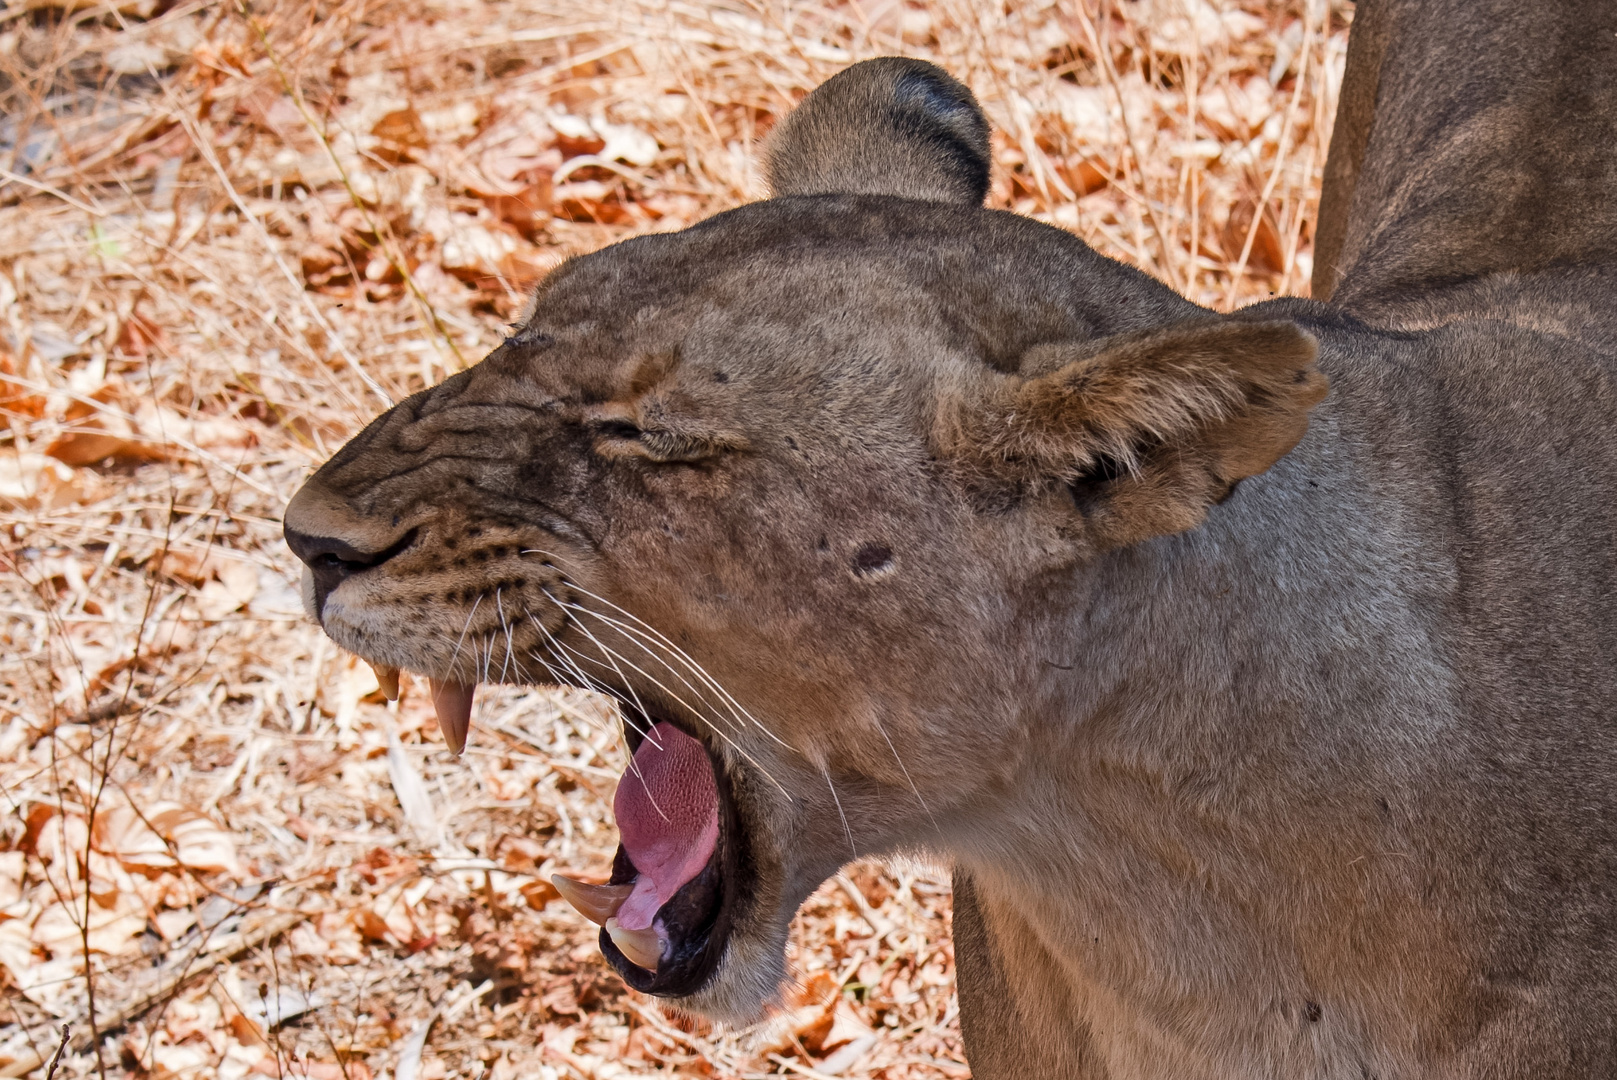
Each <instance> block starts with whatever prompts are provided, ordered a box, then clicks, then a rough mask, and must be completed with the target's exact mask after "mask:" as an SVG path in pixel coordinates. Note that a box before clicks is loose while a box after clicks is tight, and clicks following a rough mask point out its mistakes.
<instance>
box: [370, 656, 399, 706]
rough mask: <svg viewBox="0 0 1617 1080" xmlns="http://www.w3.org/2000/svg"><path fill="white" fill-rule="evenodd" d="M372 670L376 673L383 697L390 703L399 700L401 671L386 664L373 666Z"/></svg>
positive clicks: (377, 683)
mask: <svg viewBox="0 0 1617 1080" xmlns="http://www.w3.org/2000/svg"><path fill="white" fill-rule="evenodd" d="M366 663H370V661H368V660H367V661H366ZM371 670H372V671H374V672H375V673H376V685H377V686H379V687H381V688H382V696H383V697H385V698H387V699H388V700H389V701H397V700H399V669H398V668H396V667H388V666H387V665H386V664H371Z"/></svg>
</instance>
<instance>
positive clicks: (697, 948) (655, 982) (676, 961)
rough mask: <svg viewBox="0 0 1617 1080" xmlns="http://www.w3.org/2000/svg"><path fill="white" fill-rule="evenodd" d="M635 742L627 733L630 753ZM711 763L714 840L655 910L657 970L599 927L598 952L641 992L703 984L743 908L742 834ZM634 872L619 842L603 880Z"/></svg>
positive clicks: (676, 993) (671, 993) (677, 991)
mask: <svg viewBox="0 0 1617 1080" xmlns="http://www.w3.org/2000/svg"><path fill="white" fill-rule="evenodd" d="M637 742H638V740H635V739H633V738H632V736H631V744H630V747H629V750H630V753H631V754H632V753H633V752H634V750H635V748H636V746H635V744H636V743H637ZM710 759H711V755H710ZM712 764H713V774H714V778H715V780H716V781H717V786H718V790H719V837H718V842H717V843H716V844H715V845H714V848H713V854H712V856H711V857H710V858H709V859H708V862H707V865H706V866H704V867H703V868H702V871H701V872H700V873H699V874H697V875H696V877H694V878H692V879H691V880H690V881H688V882H686V883H685V884H684V885H683V886H681V887H680V889H679V891H678V892H676V893H675V894H674V895H673V896H672V897H670V898H669V899H668V901H667V902H666V903H664V904H663V905H662V907H661V908H659V909H658V911H657V918H656V922H657V923H658V924H661V925H662V926H663V928H664V929H665V930H666V931H667V943H666V944H665V945H664V947H663V955H662V959H661V961H660V962H659V963H658V965H657V969H656V970H655V971H651V970H649V969H647V968H644V967H641V966H640V965H639V964H636V963H635V962H633V961H632V960H630V959H629V958H628V957H627V956H625V955H624V954H623V952H622V950H620V949H619V948H618V947H617V944H616V943H615V942H614V941H613V940H612V935H611V934H610V933H609V932H608V931H607V930H606V929H605V928H603V929H602V930H601V934H600V946H601V953H602V955H603V956H605V957H606V959H607V962H608V963H610V964H611V965H612V967H613V968H614V969H615V970H616V971H617V972H618V974H619V975H620V976H621V977H622V978H623V981H624V982H626V983H628V984H629V985H630V986H631V987H633V988H634V989H636V990H638V991H640V992H641V993H645V994H652V995H655V996H657V997H666V998H685V997H690V996H691V995H693V994H696V993H698V992H699V991H701V990H702V989H703V988H704V987H705V986H707V984H708V982H709V981H710V980H711V979H712V977H713V975H714V973H715V972H716V971H717V970H718V967H719V963H720V961H721V960H723V958H724V953H725V950H726V948H727V946H728V944H729V939H730V935H731V933H732V931H733V929H734V926H735V920H736V917H737V916H738V915H739V914H740V913H741V910H740V909H741V908H742V907H744V906H745V901H744V899H743V898H742V897H741V896H740V895H739V891H738V889H737V885H738V883H739V882H740V881H741V879H742V877H743V875H744V874H745V873H746V870H747V867H748V865H749V863H750V859H748V858H747V844H746V834H745V832H744V830H743V829H742V828H741V827H740V821H739V820H738V817H737V814H736V810H735V806H734V804H733V802H732V801H731V799H730V791H729V785H728V783H727V782H726V779H725V775H724V773H723V771H722V769H721V768H720V767H719V763H718V762H717V761H713V762H712ZM637 876H638V871H637V870H636V868H635V865H634V863H633V862H632V861H631V860H630V858H629V856H628V853H627V852H625V851H624V849H623V848H622V847H621V846H620V847H619V848H618V852H617V856H616V857H615V858H614V859H613V863H612V877H611V878H610V880H609V882H608V884H611V885H624V884H630V883H632V882H633V881H634V880H635V879H636V877H637Z"/></svg>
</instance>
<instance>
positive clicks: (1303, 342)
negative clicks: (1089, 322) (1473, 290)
mask: <svg viewBox="0 0 1617 1080" xmlns="http://www.w3.org/2000/svg"><path fill="white" fill-rule="evenodd" d="M1318 349H1319V346H1318V343H1317V342H1316V341H1315V340H1314V338H1313V337H1312V336H1310V335H1309V334H1308V333H1307V332H1305V331H1304V330H1303V329H1302V328H1301V327H1299V326H1297V325H1296V324H1295V323H1291V322H1285V321H1275V322H1250V321H1245V320H1241V319H1238V318H1219V319H1206V320H1201V319H1198V320H1196V321H1194V322H1189V323H1181V324H1177V325H1174V326H1168V327H1164V328H1160V329H1157V330H1150V331H1146V332H1143V333H1139V334H1127V335H1122V336H1119V337H1113V338H1104V339H1101V340H1099V341H1094V342H1087V343H1083V344H1059V343H1058V344H1047V345H1039V346H1035V347H1034V348H1033V349H1031V350H1029V352H1028V354H1027V355H1026V356H1025V357H1024V358H1023V361H1022V364H1021V367H1022V369H1023V370H1032V371H1045V372H1047V373H1046V374H1043V375H1039V376H1035V377H1031V378H1018V377H1014V376H1010V377H1006V378H1004V379H1002V380H1000V381H999V382H998V383H997V384H996V385H995V386H994V387H993V389H992V390H991V391H990V393H989V394H988V399H987V400H986V401H983V400H981V399H979V400H977V401H975V402H973V403H971V404H964V403H962V404H960V405H959V407H958V408H957V409H956V411H955V413H954V415H953V416H952V417H946V419H945V422H944V424H943V425H942V428H941V430H942V432H943V439H942V441H943V443H944V444H945V445H944V446H943V449H944V450H945V452H946V453H947V454H948V455H949V456H950V457H951V458H952V459H954V460H955V461H956V462H957V464H958V466H959V467H960V468H961V470H962V472H963V473H964V474H965V476H966V478H967V480H968V482H969V483H971V484H972V486H973V487H974V488H977V489H979V490H982V489H996V488H997V489H1000V490H1003V489H1005V488H1007V487H1009V488H1014V489H1016V490H1019V491H1022V492H1024V493H1034V492H1037V491H1038V490H1041V489H1048V488H1049V487H1051V486H1053V485H1056V484H1064V485H1066V486H1067V488H1068V490H1069V491H1070V492H1071V494H1072V497H1073V500H1074V502H1075V503H1076V504H1077V506H1078V509H1079V510H1080V511H1081V512H1082V513H1083V516H1084V519H1085V525H1086V532H1087V533H1088V534H1089V536H1090V539H1091V541H1092V542H1093V543H1095V544H1096V546H1097V547H1099V548H1101V549H1106V548H1112V547H1118V546H1121V545H1124V544H1131V543H1136V542H1138V541H1140V540H1145V539H1148V538H1150V537H1152V536H1161V535H1166V534H1169V533H1176V532H1183V531H1185V530H1187V529H1192V528H1195V527H1196V526H1197V525H1199V524H1201V522H1202V520H1203V519H1204V518H1205V517H1206V515H1207V510H1208V508H1209V507H1211V506H1213V505H1214V504H1215V503H1218V502H1220V501H1222V500H1223V499H1224V498H1225V497H1227V496H1228V495H1229V493H1230V492H1231V491H1232V490H1233V489H1234V487H1235V485H1236V484H1237V483H1239V482H1240V481H1241V480H1243V479H1245V478H1246V477H1249V476H1255V475H1257V474H1258V473H1261V472H1263V471H1264V470H1266V469H1268V468H1269V467H1270V466H1271V465H1273V464H1274V463H1275V462H1276V461H1278V460H1280V459H1281V458H1282V457H1284V456H1285V455H1286V454H1287V453H1288V452H1289V451H1290V450H1291V449H1292V447H1294V446H1296V445H1297V443H1298V442H1299V441H1300V440H1301V439H1302V437H1303V434H1304V432H1306V431H1307V430H1308V414H1309V410H1311V409H1312V408H1313V407H1314V406H1315V405H1316V404H1318V403H1319V402H1320V400H1321V399H1323V398H1324V397H1325V394H1326V391H1327V389H1328V384H1327V382H1326V379H1325V376H1324V375H1322V374H1320V372H1319V370H1318V368H1316V367H1315V366H1314V362H1315V359H1316V357H1317V354H1318Z"/></svg>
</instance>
